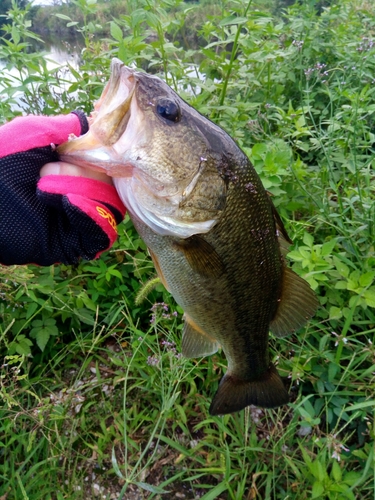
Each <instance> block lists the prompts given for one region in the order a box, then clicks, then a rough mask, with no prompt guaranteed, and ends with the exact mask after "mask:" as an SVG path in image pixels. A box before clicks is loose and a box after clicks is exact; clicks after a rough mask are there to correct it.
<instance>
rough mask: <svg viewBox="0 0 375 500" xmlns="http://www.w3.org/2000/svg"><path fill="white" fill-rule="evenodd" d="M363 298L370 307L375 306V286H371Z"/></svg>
mask: <svg viewBox="0 0 375 500" xmlns="http://www.w3.org/2000/svg"><path fill="white" fill-rule="evenodd" d="M363 298H364V299H365V301H366V304H367V305H368V306H370V307H375V288H370V289H369V290H365V291H364V292H363Z"/></svg>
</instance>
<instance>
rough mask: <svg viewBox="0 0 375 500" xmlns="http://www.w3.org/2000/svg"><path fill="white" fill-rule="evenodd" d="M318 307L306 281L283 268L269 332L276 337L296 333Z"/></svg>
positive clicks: (290, 270)
mask: <svg viewBox="0 0 375 500" xmlns="http://www.w3.org/2000/svg"><path fill="white" fill-rule="evenodd" d="M318 305H319V302H318V299H317V298H316V295H315V293H314V291H313V290H312V289H311V288H310V285H309V284H308V283H307V281H305V280H304V279H302V278H301V277H300V276H298V274H296V273H295V272H294V271H292V269H289V268H288V267H285V268H284V275H283V286H282V292H281V297H280V302H279V305H278V308H277V311H276V314H275V317H274V318H273V320H272V321H271V323H270V330H271V332H272V333H273V334H274V335H276V337H284V336H286V335H289V334H290V333H294V332H296V331H297V330H299V329H300V328H301V327H302V326H303V325H305V324H306V323H307V321H308V320H309V319H310V318H311V317H312V316H314V314H315V312H316V310H317V308H318Z"/></svg>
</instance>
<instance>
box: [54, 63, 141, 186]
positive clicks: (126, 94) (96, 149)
mask: <svg viewBox="0 0 375 500" xmlns="http://www.w3.org/2000/svg"><path fill="white" fill-rule="evenodd" d="M135 88H136V77H135V71H133V70H132V69H131V68H128V67H127V66H125V65H124V64H123V63H122V62H121V61H120V60H119V59H116V58H115V59H113V60H112V62H111V76H110V79H109V81H108V83H107V85H106V86H105V88H104V90H103V93H102V95H101V97H100V99H99V101H97V103H96V104H95V106H94V111H93V113H92V114H91V117H90V119H89V120H90V122H91V126H90V130H89V131H88V132H87V134H85V135H83V136H81V137H72V138H70V140H69V141H68V142H66V143H64V144H61V145H60V146H58V148H57V152H58V154H59V157H60V160H62V161H66V162H68V163H72V164H73V165H78V166H80V167H85V168H89V169H94V170H99V171H102V172H105V173H106V174H107V175H109V176H111V177H116V176H119V177H128V176H129V175H131V174H132V166H131V165H128V166H127V165H126V163H124V159H123V156H122V154H121V152H120V151H118V149H117V148H116V147H115V146H116V143H118V141H119V139H120V138H121V137H122V136H123V135H124V133H125V131H126V128H127V126H128V124H129V121H130V118H131V115H132V111H133V112H135V111H138V110H134V109H133V110H132V107H133V108H134V105H135V106H136V100H135V99H133V96H134V92H135ZM132 105H133V106H132ZM129 142H130V141H129ZM127 167H128V168H127Z"/></svg>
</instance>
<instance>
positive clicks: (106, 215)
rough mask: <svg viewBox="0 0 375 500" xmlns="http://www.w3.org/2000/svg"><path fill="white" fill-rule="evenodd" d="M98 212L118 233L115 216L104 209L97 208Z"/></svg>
mask: <svg viewBox="0 0 375 500" xmlns="http://www.w3.org/2000/svg"><path fill="white" fill-rule="evenodd" d="M96 211H97V212H98V214H99V215H100V216H101V217H103V219H107V220H108V222H109V223H110V225H111V226H112V227H113V229H114V230H115V231H116V221H115V219H114V217H113V215H112V214H110V213H109V212H107V210H105V209H104V208H103V207H96Z"/></svg>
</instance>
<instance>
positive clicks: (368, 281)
mask: <svg viewBox="0 0 375 500" xmlns="http://www.w3.org/2000/svg"><path fill="white" fill-rule="evenodd" d="M374 278H375V271H369V272H367V273H365V274H362V275H361V276H360V278H359V284H360V285H361V286H363V287H367V286H370V285H372V284H373V283H374Z"/></svg>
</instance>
